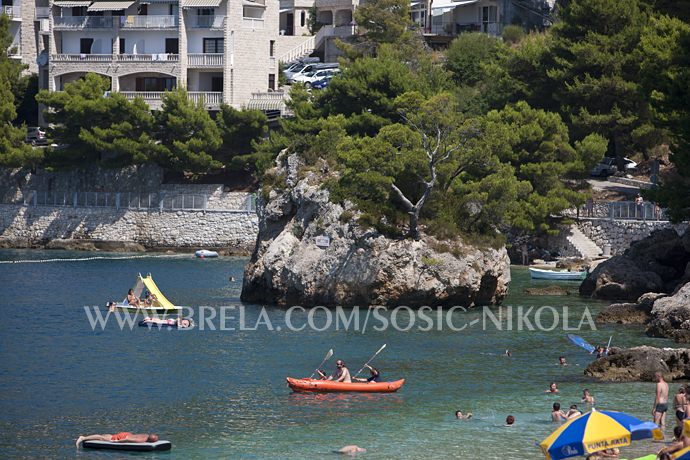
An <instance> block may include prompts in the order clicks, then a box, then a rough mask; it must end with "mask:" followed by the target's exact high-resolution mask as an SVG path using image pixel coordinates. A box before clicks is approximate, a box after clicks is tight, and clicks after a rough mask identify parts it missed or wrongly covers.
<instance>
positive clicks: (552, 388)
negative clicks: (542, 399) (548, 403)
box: [544, 382, 559, 393]
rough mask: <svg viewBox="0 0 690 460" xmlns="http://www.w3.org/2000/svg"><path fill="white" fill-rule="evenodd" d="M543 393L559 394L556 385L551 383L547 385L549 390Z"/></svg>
mask: <svg viewBox="0 0 690 460" xmlns="http://www.w3.org/2000/svg"><path fill="white" fill-rule="evenodd" d="M544 393H559V391H558V386H557V385H556V382H551V383H550V384H549V389H548V390H546V391H545V392H544Z"/></svg>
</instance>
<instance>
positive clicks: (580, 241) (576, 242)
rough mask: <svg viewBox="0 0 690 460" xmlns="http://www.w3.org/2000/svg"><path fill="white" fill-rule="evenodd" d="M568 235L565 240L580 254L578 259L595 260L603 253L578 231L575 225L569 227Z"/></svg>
mask: <svg viewBox="0 0 690 460" xmlns="http://www.w3.org/2000/svg"><path fill="white" fill-rule="evenodd" d="M569 233H570V234H569V235H568V236H567V237H566V239H567V240H568V241H569V242H570V244H572V245H573V247H574V248H575V250H576V251H577V252H579V253H580V257H582V258H583V259H596V258H597V257H599V256H600V254H601V253H602V252H603V251H602V249H601V248H600V247H599V246H597V245H596V244H595V243H594V242H593V241H592V240H590V239H589V238H587V236H586V235H585V234H584V233H582V231H580V229H579V228H578V227H577V225H571V226H570V232H569Z"/></svg>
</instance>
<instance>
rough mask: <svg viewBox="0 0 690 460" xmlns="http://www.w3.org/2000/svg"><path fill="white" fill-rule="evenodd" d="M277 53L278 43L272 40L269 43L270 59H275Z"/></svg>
mask: <svg viewBox="0 0 690 460" xmlns="http://www.w3.org/2000/svg"><path fill="white" fill-rule="evenodd" d="M275 52H276V41H275V40H271V41H270V42H269V45H268V55H269V56H270V57H273V56H274V55H275Z"/></svg>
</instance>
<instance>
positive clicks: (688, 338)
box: [647, 283, 690, 343]
mask: <svg viewBox="0 0 690 460" xmlns="http://www.w3.org/2000/svg"><path fill="white" fill-rule="evenodd" d="M651 316H652V318H651V320H650V322H649V326H648V327H647V335H650V336H652V337H669V338H672V339H674V340H675V341H676V342H682V343H690V283H686V284H684V285H683V286H682V287H681V288H680V289H678V291H677V292H676V293H675V294H673V295H672V296H668V297H664V298H661V299H657V300H656V301H654V307H653V308H652V312H651Z"/></svg>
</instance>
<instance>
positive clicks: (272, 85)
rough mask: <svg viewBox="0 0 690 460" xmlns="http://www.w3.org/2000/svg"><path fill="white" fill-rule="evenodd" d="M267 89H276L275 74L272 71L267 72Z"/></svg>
mask: <svg viewBox="0 0 690 460" xmlns="http://www.w3.org/2000/svg"><path fill="white" fill-rule="evenodd" d="M268 89H270V90H275V89H276V74H274V73H269V74H268Z"/></svg>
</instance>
